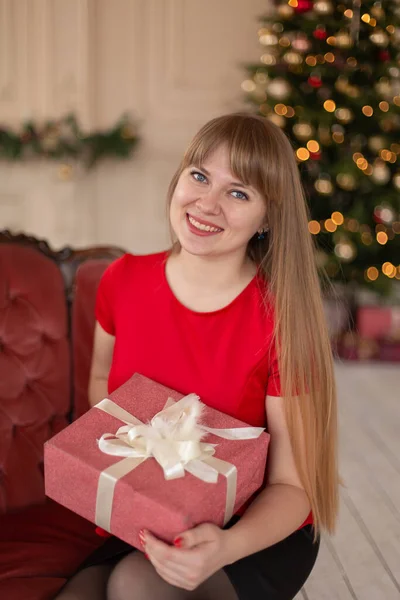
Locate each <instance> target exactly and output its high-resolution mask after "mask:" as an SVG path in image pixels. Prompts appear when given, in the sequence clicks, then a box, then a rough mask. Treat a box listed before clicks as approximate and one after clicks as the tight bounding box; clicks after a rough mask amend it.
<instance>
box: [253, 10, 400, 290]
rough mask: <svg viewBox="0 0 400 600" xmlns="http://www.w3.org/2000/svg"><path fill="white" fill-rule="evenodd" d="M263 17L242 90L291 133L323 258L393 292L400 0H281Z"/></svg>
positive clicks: (399, 221) (329, 268)
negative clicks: (258, 52)
mask: <svg viewBox="0 0 400 600" xmlns="http://www.w3.org/2000/svg"><path fill="white" fill-rule="evenodd" d="M260 21H261V27H260V29H259V31H258V35H259V41H260V44H261V46H262V56H261V59H260V63H259V64H252V65H247V69H248V74H249V75H248V79H246V80H245V81H244V82H243V84H242V88H243V90H244V91H245V92H246V99H247V100H248V101H249V102H251V103H252V105H255V108H256V110H257V112H258V113H259V114H261V115H264V116H265V117H266V118H268V119H271V120H272V121H273V122H274V123H276V124H277V125H278V126H279V127H281V129H282V130H283V131H284V132H285V133H286V135H287V136H288V137H289V138H290V140H291V141H292V144H293V146H294V149H295V151H296V156H297V159H298V163H299V168H300V170H301V174H302V179H303V183H304V187H305V190H306V195H307V199H308V201H309V205H310V210H311V220H310V222H309V230H310V232H311V233H312V234H314V235H315V236H316V238H317V247H318V264H319V265H320V266H321V267H323V268H324V269H325V271H326V272H327V273H328V275H329V277H330V278H331V280H332V281H345V282H354V283H355V284H356V285H357V284H361V285H367V286H369V287H370V288H373V289H375V290H377V291H379V292H380V293H382V294H388V293H389V292H390V290H391V289H392V288H393V283H394V282H395V281H396V279H397V280H399V279H400V264H399V263H400V217H399V210H400V0H397V1H396V0H392V1H389V0H388V1H386V2H384V3H381V2H377V1H362V2H361V0H352V1H349V0H347V1H346V0H344V1H342V2H340V3H335V2H331V1H330V0H317V1H315V2H312V1H311V0H289V2H286V1H281V2H279V0H278V4H277V5H276V6H275V8H274V9H273V10H272V12H271V13H270V14H269V15H266V16H263V17H261V19H260ZM397 285H398V284H397Z"/></svg>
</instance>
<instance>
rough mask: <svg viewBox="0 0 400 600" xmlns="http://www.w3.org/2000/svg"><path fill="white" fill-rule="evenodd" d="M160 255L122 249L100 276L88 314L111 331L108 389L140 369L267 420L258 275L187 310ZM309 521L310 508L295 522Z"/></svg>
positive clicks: (258, 422) (272, 369)
mask: <svg viewBox="0 0 400 600" xmlns="http://www.w3.org/2000/svg"><path fill="white" fill-rule="evenodd" d="M167 257H168V253H167V252H162V253H158V254H151V255H147V256H134V255H132V254H125V255H124V256H122V257H121V258H119V259H117V260H116V261H114V262H113V263H112V264H111V265H110V266H109V267H108V268H107V269H106V271H105V272H104V274H103V277H102V279H101V281H100V284H99V289H98V293H97V300H96V319H97V321H98V322H99V323H100V325H101V326H102V328H103V329H104V330H105V331H106V332H107V333H110V334H111V335H114V336H115V345H114V355H113V360H112V365H111V370H110V374H109V379H108V391H109V393H111V392H112V391H114V390H115V389H117V388H118V387H119V386H120V385H122V384H123V383H125V381H127V380H128V379H129V378H130V377H131V375H133V373H141V374H142V375H145V376H146V377H149V378H150V379H153V380H154V381H158V382H159V383H161V384H163V385H166V386H167V387H171V388H172V389H174V390H177V391H178V392H181V393H182V394H185V395H186V394H189V393H191V392H194V393H196V394H198V395H199V396H200V398H201V400H202V402H204V403H205V404H207V405H209V406H211V407H213V408H216V409H218V410H220V411H222V412H224V413H226V414H230V415H232V416H233V417H236V418H237V419H240V420H241V421H244V422H245V423H248V424H249V425H252V426H254V427H267V423H266V410H265V398H266V396H267V395H269V396H280V379H279V370H278V362H277V357H276V351H275V344H274V342H273V325H274V321H273V318H274V317H273V307H272V305H271V304H270V303H268V301H266V294H265V292H267V291H268V286H267V284H266V282H265V281H264V280H263V279H262V278H261V277H260V276H255V277H254V278H253V279H252V281H251V282H250V283H249V284H248V286H247V287H246V288H245V289H244V290H243V291H242V292H241V293H240V294H239V295H238V296H237V297H236V298H235V299H234V300H233V301H232V302H231V303H230V304H229V305H228V306H226V307H224V308H222V309H220V310H216V311H213V312H205V313H204V312H202V313H199V312H195V311H193V310H190V309H189V308H187V307H186V306H184V305H183V304H181V303H180V302H179V301H178V299H177V298H176V296H175V295H174V294H173V292H172V290H171V288H170V287H169V284H168V281H167V278H166V274H165V264H166V261H167ZM246 506H247V504H246ZM244 509H245V507H243V510H244ZM243 510H242V511H241V512H243ZM312 522H313V519H312V514H311V513H310V515H309V517H308V518H307V519H306V521H305V522H304V523H303V524H302V527H303V526H304V525H306V524H309V523H312Z"/></svg>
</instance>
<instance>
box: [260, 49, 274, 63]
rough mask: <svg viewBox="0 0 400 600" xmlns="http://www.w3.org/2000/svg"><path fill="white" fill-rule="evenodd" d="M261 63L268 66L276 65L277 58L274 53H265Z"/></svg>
mask: <svg viewBox="0 0 400 600" xmlns="http://www.w3.org/2000/svg"><path fill="white" fill-rule="evenodd" d="M261 62H262V63H264V64H265V65H268V66H273V65H276V56H275V55H274V54H272V52H265V54H263V55H262V57H261Z"/></svg>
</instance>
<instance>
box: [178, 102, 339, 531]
mask: <svg viewBox="0 0 400 600" xmlns="http://www.w3.org/2000/svg"><path fill="white" fill-rule="evenodd" d="M221 144H224V145H226V146H227V148H228V151H229V154H230V167H231V171H232V173H233V174H234V175H235V176H237V177H239V179H240V180H241V181H243V182H244V183H246V184H248V185H252V186H254V187H255V188H256V189H257V190H258V191H259V192H261V193H262V194H263V196H264V198H265V201H266V206H267V213H266V214H267V221H268V227H269V230H268V232H267V234H266V237H265V239H264V240H258V239H256V238H252V239H251V240H250V242H249V245H248V254H249V256H250V257H251V258H252V260H253V261H254V262H255V263H256V264H257V265H258V267H259V271H260V273H261V274H262V275H263V277H264V278H265V280H266V281H267V283H268V285H267V286H266V288H267V290H269V292H267V293H268V298H266V303H267V304H268V303H269V305H270V304H271V302H273V309H274V313H275V321H274V322H275V336H274V339H275V343H276V348H277V355H278V365H279V371H280V379H281V395H282V397H283V398H284V400H285V414H286V421H287V426H288V429H289V434H290V438H291V443H292V448H293V453H294V457H295V461H296V466H297V469H298V472H299V476H300V479H301V482H302V485H303V486H304V489H305V491H306V493H307V495H308V498H309V500H310V503H311V508H312V512H313V517H314V527H315V532H316V533H317V532H318V531H320V530H321V529H326V530H327V531H329V532H333V531H334V528H335V522H336V517H337V512H338V482H339V478H338V469H337V406H336V404H337V399H336V382H335V376H334V366H333V357H332V350H331V344H330V341H329V335H328V330H327V324H326V320H325V315H324V310H323V303H322V290H321V284H320V281H319V278H318V272H317V267H316V261H315V249H316V246H315V243H314V242H313V240H312V238H311V235H310V232H309V230H308V221H309V218H310V215H309V211H308V206H307V202H306V199H305V195H304V190H303V187H302V184H301V179H300V174H299V170H298V166H297V163H296V158H295V154H294V151H293V148H292V146H291V144H290V142H289V140H288V138H287V137H286V136H285V134H284V133H283V132H282V131H281V130H280V129H279V127H277V126H276V125H274V124H273V123H271V122H270V121H268V120H267V119H264V118H262V117H257V116H254V115H249V114H240V113H239V114H230V115H225V116H222V117H217V118H215V119H213V120H211V121H210V122H208V123H207V124H206V125H204V126H203V127H202V128H201V129H200V131H199V132H198V133H197V135H196V136H195V137H194V139H193V140H192V142H191V143H190V145H189V147H188V149H187V151H186V153H185V155H184V157H183V160H182V162H181V164H180V166H179V168H178V170H177V171H176V173H175V174H174V176H173V178H172V180H171V183H170V186H169V190H168V205H169V204H170V202H171V199H172V196H173V193H174V190H175V187H176V184H177V182H178V179H179V177H180V175H181V173H182V171H183V170H184V169H186V168H187V167H188V166H189V165H193V164H195V165H197V166H199V167H201V166H202V165H203V164H204V162H205V160H206V158H207V156H208V155H210V154H211V153H212V152H213V151H214V150H215V149H216V148H217V147H218V146H220V145H221ZM302 444H304V445H305V452H304V455H303V454H302V452H301V447H302Z"/></svg>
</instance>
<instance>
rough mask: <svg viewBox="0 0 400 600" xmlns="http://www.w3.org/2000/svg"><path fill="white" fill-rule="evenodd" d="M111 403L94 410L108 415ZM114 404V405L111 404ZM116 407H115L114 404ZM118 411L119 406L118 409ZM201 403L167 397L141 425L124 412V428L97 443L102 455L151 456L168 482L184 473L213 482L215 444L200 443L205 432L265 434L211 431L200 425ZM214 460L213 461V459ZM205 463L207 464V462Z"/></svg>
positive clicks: (245, 435)
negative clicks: (151, 416) (160, 406)
mask: <svg viewBox="0 0 400 600" xmlns="http://www.w3.org/2000/svg"><path fill="white" fill-rule="evenodd" d="M110 402H111V401H110V400H107V399H105V400H102V402H100V403H99V404H98V405H97V406H96V408H99V409H103V410H104V409H106V412H108V413H110V412H111V411H110V404H109V403H110ZM112 404H113V403H112ZM114 406H116V407H117V405H114ZM117 408H118V409H119V412H120V411H123V409H120V407H117ZM203 410H204V404H203V403H202V402H200V398H199V396H197V395H196V394H189V395H188V396H185V397H184V398H182V399H181V400H179V401H178V402H175V401H174V400H172V398H168V400H167V403H166V405H165V407H164V409H163V410H162V411H160V412H159V413H157V414H156V415H155V416H154V417H153V418H152V419H151V421H150V422H149V423H148V424H143V423H142V422H141V421H139V419H137V418H136V417H133V416H132V415H130V414H129V413H126V411H123V412H124V413H125V415H124V416H125V417H126V416H128V418H127V419H126V418H125V419H121V415H120V414H119V415H117V414H115V415H114V416H118V418H120V419H121V420H122V421H123V422H124V423H126V425H124V426H122V427H120V428H119V429H118V431H117V432H116V433H115V434H112V433H105V434H103V435H102V436H101V438H100V440H98V444H99V448H100V450H101V451H102V452H104V453H105V454H110V455H113V456H120V457H124V458H142V459H144V460H146V459H147V458H150V457H153V458H154V459H155V460H156V461H157V462H158V464H159V465H160V466H161V467H162V469H163V471H164V477H165V479H167V480H171V479H177V478H179V477H183V476H184V475H185V470H186V471H188V472H189V473H191V474H192V475H194V476H195V477H198V478H199V479H201V480H202V481H205V482H207V483H216V482H217V480H218V473H219V472H220V469H218V468H215V467H214V466H212V464H210V463H211V462H212V461H210V460H209V459H210V458H211V457H212V456H213V455H214V454H215V446H216V444H206V443H203V442H202V441H201V440H202V439H203V438H204V436H205V435H206V434H207V433H212V434H214V435H216V436H219V437H222V438H225V439H228V440H247V439H254V438H257V437H259V436H260V435H261V433H262V432H263V431H264V429H263V428H262V427H239V428H231V429H229V428H228V429H214V428H212V427H206V426H205V425H202V424H200V423H199V421H200V419H201V416H202V413H203ZM214 460H215V459H214ZM206 461H208V462H206Z"/></svg>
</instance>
